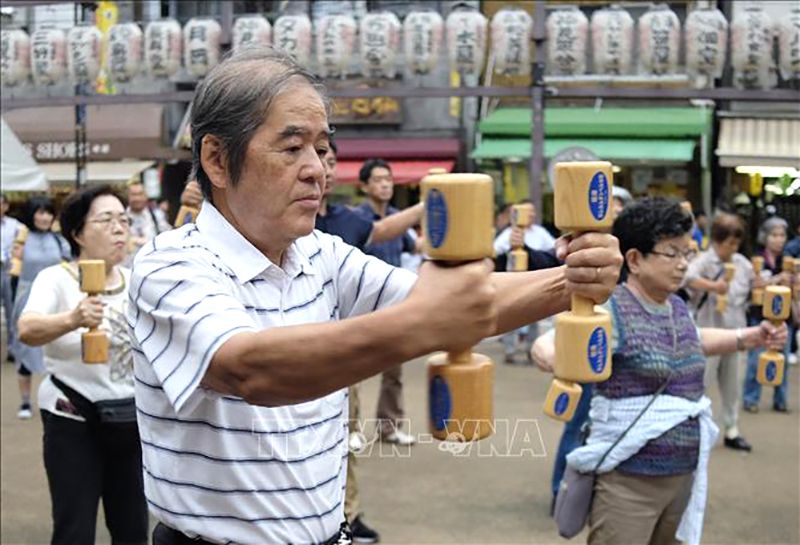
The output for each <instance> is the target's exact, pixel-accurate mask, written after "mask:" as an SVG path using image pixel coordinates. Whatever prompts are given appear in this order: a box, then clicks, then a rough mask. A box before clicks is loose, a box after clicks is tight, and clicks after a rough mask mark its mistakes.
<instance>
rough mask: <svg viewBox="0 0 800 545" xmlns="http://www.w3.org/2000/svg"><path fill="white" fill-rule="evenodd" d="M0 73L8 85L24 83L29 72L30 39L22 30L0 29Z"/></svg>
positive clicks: (4, 82)
mask: <svg viewBox="0 0 800 545" xmlns="http://www.w3.org/2000/svg"><path fill="white" fill-rule="evenodd" d="M0 74H1V75H2V81H3V85H6V86H8V87H14V86H15V85H20V84H22V83H25V82H26V81H27V79H28V76H29V75H30V74H31V40H30V37H29V36H28V33H27V32H25V31H24V30H20V29H8V30H2V31H0Z"/></svg>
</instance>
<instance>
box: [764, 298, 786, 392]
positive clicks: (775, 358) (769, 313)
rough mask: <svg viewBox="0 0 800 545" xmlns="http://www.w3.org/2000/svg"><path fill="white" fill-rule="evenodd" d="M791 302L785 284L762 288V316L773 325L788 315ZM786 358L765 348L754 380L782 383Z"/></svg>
mask: <svg viewBox="0 0 800 545" xmlns="http://www.w3.org/2000/svg"><path fill="white" fill-rule="evenodd" d="M791 303H792V290H790V289H789V288H787V287H785V286H767V288H766V289H765V290H764V308H763V311H764V318H766V319H767V320H769V321H770V322H772V324H773V325H774V326H776V327H777V326H779V325H781V322H782V321H784V320H786V319H787V318H788V317H789V311H790V307H791ZM785 368H786V358H784V357H783V354H782V353H780V352H776V351H775V350H765V351H764V352H762V353H761V355H760V356H759V357H758V371H757V372H756V380H758V383H759V384H761V385H762V386H779V385H780V384H781V383H783V373H784V370H785Z"/></svg>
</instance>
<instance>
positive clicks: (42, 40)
mask: <svg viewBox="0 0 800 545" xmlns="http://www.w3.org/2000/svg"><path fill="white" fill-rule="evenodd" d="M66 68H67V42H66V39H65V38H64V33H63V32H62V31H60V30H57V29H54V28H53V29H42V30H37V31H36V32H34V33H33V36H32V37H31V72H32V73H33V81H34V82H35V83H37V84H39V85H53V84H55V83H57V82H58V80H60V79H61V78H62V77H64V72H65V71H66Z"/></svg>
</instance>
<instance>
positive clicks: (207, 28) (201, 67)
mask: <svg viewBox="0 0 800 545" xmlns="http://www.w3.org/2000/svg"><path fill="white" fill-rule="evenodd" d="M221 33H222V28H221V27H220V26H219V23H218V22H216V21H215V20H213V19H201V18H194V19H190V20H189V22H188V23H186V26H185V27H184V28H183V64H184V66H186V70H188V71H189V73H190V74H191V75H192V76H194V77H197V78H202V77H203V76H205V75H206V74H208V73H209V72H211V70H213V69H214V67H215V66H217V65H218V64H219V58H220V44H219V40H220V34H221Z"/></svg>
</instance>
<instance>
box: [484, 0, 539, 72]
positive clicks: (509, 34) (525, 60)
mask: <svg viewBox="0 0 800 545" xmlns="http://www.w3.org/2000/svg"><path fill="white" fill-rule="evenodd" d="M532 31H533V19H531V16H530V15H528V12H526V11H524V10H521V9H501V10H500V11H498V12H497V13H496V14H495V15H494V17H492V52H493V55H494V62H495V65H494V70H495V72H497V73H498V74H505V75H510V76H527V75H528V74H530V72H531V32H532Z"/></svg>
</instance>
